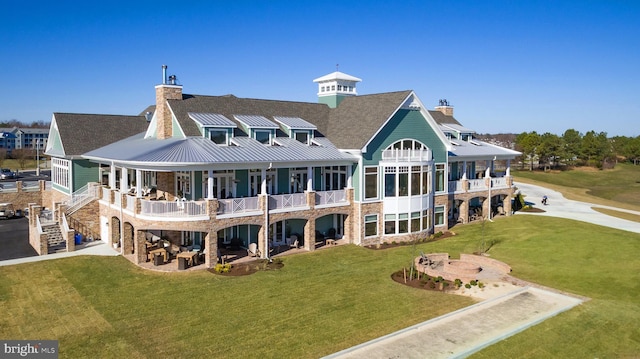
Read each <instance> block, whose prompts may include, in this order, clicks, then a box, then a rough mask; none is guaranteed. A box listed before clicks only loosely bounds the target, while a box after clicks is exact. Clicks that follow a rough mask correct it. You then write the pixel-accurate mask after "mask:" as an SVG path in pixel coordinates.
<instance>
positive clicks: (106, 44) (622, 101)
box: [0, 0, 640, 137]
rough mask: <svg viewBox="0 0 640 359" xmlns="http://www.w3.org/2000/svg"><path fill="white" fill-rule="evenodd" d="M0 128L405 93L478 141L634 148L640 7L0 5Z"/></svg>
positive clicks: (639, 108)
mask: <svg viewBox="0 0 640 359" xmlns="http://www.w3.org/2000/svg"><path fill="white" fill-rule="evenodd" d="M2 9H3V19H2V20H3V21H2V22H0V49H1V51H0V74H1V75H0V78H2V80H3V82H4V84H3V85H2V86H0V122H2V121H8V120H12V119H16V120H19V121H21V122H23V123H31V122H34V121H45V122H48V121H50V120H51V117H52V114H53V113H54V112H73V113H98V114H123V115H133V114H139V113H141V112H142V111H143V110H144V109H145V108H146V107H147V106H148V105H152V104H154V101H155V89H154V86H155V85H157V84H159V83H161V82H162V65H163V64H166V65H167V66H168V70H167V72H168V74H174V75H176V76H177V80H178V83H179V84H181V85H183V92H184V93H188V94H198V95H225V94H233V95H235V96H238V97H247V98H262V99H274V100H287V101H304V102H317V90H318V89H317V85H316V84H315V83H313V79H315V78H318V77H321V76H324V75H326V74H329V73H331V72H334V71H336V68H338V69H339V71H341V72H344V73H347V74H349V75H352V76H356V77H359V78H361V79H362V82H360V83H359V84H358V85H357V91H358V94H359V95H366V94H373V93H382V92H392V91H402V90H414V91H415V93H416V94H417V96H418V97H419V98H420V100H421V101H422V103H423V104H424V105H425V106H426V107H429V108H430V109H432V108H433V107H435V106H437V105H438V101H439V100H440V99H447V100H448V101H449V103H450V104H451V105H452V106H453V107H454V116H455V117H456V119H457V120H458V121H459V122H461V123H462V124H463V125H464V126H465V127H468V128H471V129H473V130H475V131H476V132H478V133H492V134H496V133H521V132H530V131H536V132H538V133H545V132H550V133H554V134H557V135H562V133H563V132H564V131H565V130H567V129H575V130H578V131H580V132H581V133H586V132H588V131H596V132H606V133H607V134H608V135H609V136H629V137H635V136H638V135H640V125H639V123H640V122H639V121H638V120H640V96H639V95H640V1H633V0H629V1H622V0H608V1H591V0H582V1H564V0H557V1H552V0H550V1H492V0H485V1H428V0H421V1H413V0H407V1H401V2H399V1H388V2H386V1H360V0H349V1H332V0H327V1H306V0H299V1H278V0H270V1H244V0H235V1H198V0H192V1H183V2H180V1H170V2H169V1H162V0H155V1H128V2H121V1H99V2H91V1H89V2H88V1H75V2H71V1H64V0H62V1H43V2H39V1H11V2H9V1H3V4H2Z"/></svg>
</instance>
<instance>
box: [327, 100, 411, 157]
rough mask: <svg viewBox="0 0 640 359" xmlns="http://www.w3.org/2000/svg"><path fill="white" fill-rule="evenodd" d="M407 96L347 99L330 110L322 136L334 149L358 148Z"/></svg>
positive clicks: (362, 145) (363, 144)
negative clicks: (326, 138) (328, 140)
mask: <svg viewBox="0 0 640 359" xmlns="http://www.w3.org/2000/svg"><path fill="white" fill-rule="evenodd" d="M410 94H411V91H399V92H388V93H382V94H375V95H363V96H352V97H347V98H345V99H344V100H342V102H341V103H340V105H339V106H338V107H337V108H335V109H333V110H332V111H331V114H330V120H329V121H328V127H327V128H325V136H327V137H328V138H329V139H330V140H331V142H333V144H335V145H336V147H338V148H343V149H361V148H362V147H364V146H365V144H366V143H367V142H368V141H369V139H371V137H372V136H373V135H374V134H375V133H376V131H378V129H379V128H380V126H382V125H383V124H384V123H385V121H387V120H388V119H389V118H390V117H391V115H393V113H394V112H395V111H396V110H397V109H398V107H400V105H402V103H403V102H404V101H405V100H406V99H407V97H408V96H409V95H410ZM318 127H320V126H318Z"/></svg>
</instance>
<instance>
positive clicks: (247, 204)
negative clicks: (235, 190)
mask: <svg viewBox="0 0 640 359" xmlns="http://www.w3.org/2000/svg"><path fill="white" fill-rule="evenodd" d="M218 203H219V206H218V214H234V213H246V212H253V211H259V210H260V202H259V201H258V197H245V198H227V199H220V200H218Z"/></svg>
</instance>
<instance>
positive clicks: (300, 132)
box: [273, 116, 318, 145]
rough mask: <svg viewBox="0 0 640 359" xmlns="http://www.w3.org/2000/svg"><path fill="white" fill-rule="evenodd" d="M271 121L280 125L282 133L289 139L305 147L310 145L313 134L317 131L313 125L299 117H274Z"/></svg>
mask: <svg viewBox="0 0 640 359" xmlns="http://www.w3.org/2000/svg"><path fill="white" fill-rule="evenodd" d="M273 119H274V120H275V121H276V122H277V123H279V124H280V127H281V128H282V131H283V132H284V133H286V134H287V135H288V136H289V138H293V139H295V140H297V141H298V142H301V143H304V144H306V145H308V144H310V143H311V141H312V140H313V133H314V131H315V130H317V129H318V128H317V127H316V126H315V125H314V124H311V123H309V122H307V121H305V120H303V119H301V118H300V117H285V116H274V117H273Z"/></svg>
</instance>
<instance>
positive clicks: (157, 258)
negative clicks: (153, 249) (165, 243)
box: [153, 253, 164, 266]
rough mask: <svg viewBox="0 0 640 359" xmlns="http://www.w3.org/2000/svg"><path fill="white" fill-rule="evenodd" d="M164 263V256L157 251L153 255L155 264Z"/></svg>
mask: <svg viewBox="0 0 640 359" xmlns="http://www.w3.org/2000/svg"><path fill="white" fill-rule="evenodd" d="M162 264H164V261H163V258H162V256H161V255H160V254H158V253H155V254H154V255H153V265H154V266H159V265H162Z"/></svg>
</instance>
